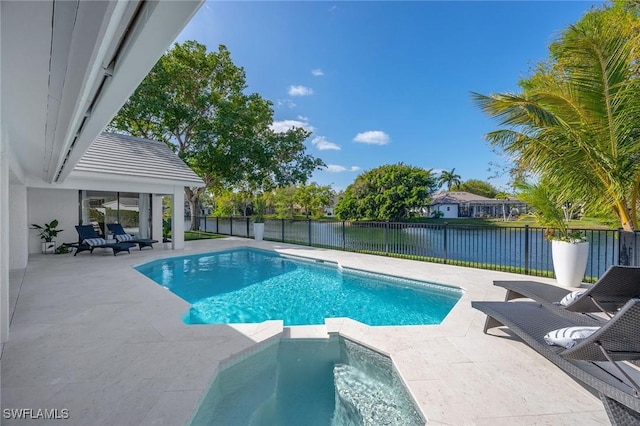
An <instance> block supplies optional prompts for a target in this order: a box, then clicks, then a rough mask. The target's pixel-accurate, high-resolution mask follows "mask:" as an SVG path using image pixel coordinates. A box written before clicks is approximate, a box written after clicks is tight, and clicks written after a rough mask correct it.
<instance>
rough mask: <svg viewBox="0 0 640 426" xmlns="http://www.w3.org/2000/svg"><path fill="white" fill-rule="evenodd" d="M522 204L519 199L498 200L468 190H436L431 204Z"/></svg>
mask: <svg viewBox="0 0 640 426" xmlns="http://www.w3.org/2000/svg"><path fill="white" fill-rule="evenodd" d="M465 203H473V204H496V203H500V204H502V203H505V204H523V203H522V201H520V200H515V199H513V198H512V199H509V200H500V199H496V198H487V197H483V196H482V195H476V194H472V193H470V192H447V191H443V192H438V193H437V194H435V195H434V196H433V197H432V201H431V205H437V204H465Z"/></svg>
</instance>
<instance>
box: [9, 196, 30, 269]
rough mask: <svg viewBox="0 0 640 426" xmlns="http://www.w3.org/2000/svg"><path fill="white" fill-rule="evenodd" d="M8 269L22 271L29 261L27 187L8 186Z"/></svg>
mask: <svg viewBox="0 0 640 426" xmlns="http://www.w3.org/2000/svg"><path fill="white" fill-rule="evenodd" d="M9 205H10V206H11V208H10V209H9V229H10V230H11V231H10V232H9V248H10V249H9V269H23V268H26V267H27V260H29V224H28V223H27V187H26V186H25V185H9Z"/></svg>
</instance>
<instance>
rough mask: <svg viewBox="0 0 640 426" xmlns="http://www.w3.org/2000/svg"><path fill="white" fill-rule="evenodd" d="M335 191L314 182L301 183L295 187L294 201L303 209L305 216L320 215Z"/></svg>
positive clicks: (329, 202) (316, 216)
mask: <svg viewBox="0 0 640 426" xmlns="http://www.w3.org/2000/svg"><path fill="white" fill-rule="evenodd" d="M334 195H335V192H334V191H333V190H332V189H331V187H330V186H328V185H327V186H320V185H318V184H317V183H315V182H312V183H310V184H309V185H305V184H301V185H299V186H298V187H297V188H296V191H295V195H294V199H295V202H296V203H297V204H298V205H299V206H300V207H301V208H302V209H303V210H304V213H305V215H306V216H307V217H309V215H312V216H313V217H314V218H318V217H321V216H322V214H323V209H324V208H325V207H327V206H329V205H330V204H331V201H332V200H333V197H334Z"/></svg>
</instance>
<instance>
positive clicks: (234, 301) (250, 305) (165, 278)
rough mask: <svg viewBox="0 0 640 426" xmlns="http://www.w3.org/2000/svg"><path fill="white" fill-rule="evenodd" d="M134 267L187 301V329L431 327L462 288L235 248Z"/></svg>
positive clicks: (441, 318) (458, 295)
mask: <svg viewBox="0 0 640 426" xmlns="http://www.w3.org/2000/svg"><path fill="white" fill-rule="evenodd" d="M136 269H137V270H138V271H139V272H141V273H142V274H144V275H146V276H147V277H149V278H151V279H152V280H154V281H155V282H157V283H158V284H160V285H162V286H164V287H166V288H167V289H169V290H171V291H172V292H173V293H175V294H176V295H178V296H180V297H181V298H183V299H184V300H186V301H187V302H189V303H191V309H189V312H187V314H186V315H185V317H184V321H185V322H186V323H188V324H231V323H259V322H263V321H266V320H274V319H275V320H283V322H284V325H287V326H289V325H310V324H323V323H324V319H325V318H333V317H349V318H352V319H354V320H356V321H360V322H363V323H365V324H368V325H372V326H379V325H423V324H439V323H441V322H442V320H443V319H444V318H445V316H446V315H447V314H448V313H449V311H450V310H451V309H452V308H453V306H454V305H455V304H456V302H457V301H458V300H459V299H460V297H461V296H462V290H461V289H459V288H457V287H449V286H444V285H438V284H433V283H427V282H422V281H415V280H408V279H404V278H397V277H391V276H385V275H380V274H373V273H369V272H363V271H359V270H352V269H346V268H340V267H339V266H338V265H336V264H333V263H327V262H321V261H312V260H308V259H303V258H294V257H291V256H282V255H279V254H277V253H274V252H269V251H264V250H256V249H251V248H241V249H234V250H227V251H221V252H214V253H204V254H197V255H191V256H181V257H174V258H168V259H161V260H156V261H153V262H150V263H146V264H143V265H139V266H137V267H136Z"/></svg>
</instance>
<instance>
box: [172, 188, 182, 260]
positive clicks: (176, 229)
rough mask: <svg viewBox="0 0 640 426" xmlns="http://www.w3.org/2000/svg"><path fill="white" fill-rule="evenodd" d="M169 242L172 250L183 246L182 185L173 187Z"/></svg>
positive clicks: (180, 248)
mask: <svg viewBox="0 0 640 426" xmlns="http://www.w3.org/2000/svg"><path fill="white" fill-rule="evenodd" d="M171 242H172V248H173V249H174V250H182V249H183V248H184V188H183V187H182V186H174V187H173V207H172V209H171Z"/></svg>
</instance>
